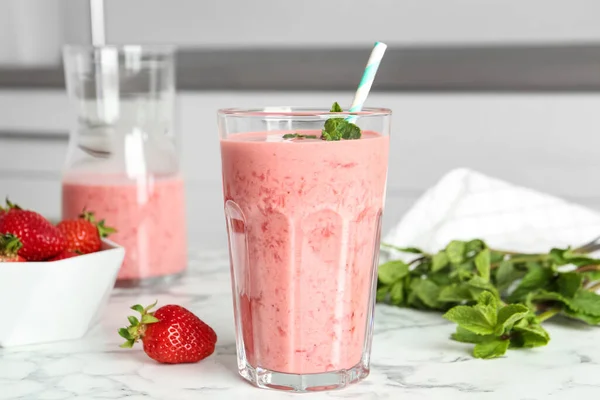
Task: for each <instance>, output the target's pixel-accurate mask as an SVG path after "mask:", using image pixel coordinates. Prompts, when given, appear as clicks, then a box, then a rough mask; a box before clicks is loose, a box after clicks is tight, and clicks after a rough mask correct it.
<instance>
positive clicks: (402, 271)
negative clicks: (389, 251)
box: [377, 260, 408, 285]
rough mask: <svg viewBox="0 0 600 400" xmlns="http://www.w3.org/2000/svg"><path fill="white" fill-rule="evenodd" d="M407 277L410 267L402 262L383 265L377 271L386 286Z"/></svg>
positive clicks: (397, 261) (390, 262)
mask: <svg viewBox="0 0 600 400" xmlns="http://www.w3.org/2000/svg"><path fill="white" fill-rule="evenodd" d="M406 275H408V265H407V264H406V263H404V262H402V261H400V260H395V261H389V262H386V263H385V264H381V265H380V266H379V269H378V271H377V276H378V278H379V281H380V282H381V283H383V284H384V285H391V284H393V283H395V282H396V281H398V280H399V279H401V278H404V277H405V276H406Z"/></svg>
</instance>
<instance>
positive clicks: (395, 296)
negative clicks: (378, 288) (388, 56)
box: [390, 281, 404, 306]
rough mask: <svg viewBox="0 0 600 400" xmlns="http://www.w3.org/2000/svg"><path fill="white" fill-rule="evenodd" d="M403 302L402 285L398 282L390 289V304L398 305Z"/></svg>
mask: <svg viewBox="0 0 600 400" xmlns="http://www.w3.org/2000/svg"><path fill="white" fill-rule="evenodd" d="M403 301H404V283H403V282H402V281H398V282H396V283H394V285H393V286H392V288H391V289H390V302H391V303H392V304H394V305H397V306H398V305H400V304H402V302H403Z"/></svg>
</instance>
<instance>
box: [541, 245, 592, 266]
mask: <svg viewBox="0 0 600 400" xmlns="http://www.w3.org/2000/svg"><path fill="white" fill-rule="evenodd" d="M550 259H551V260H552V261H553V262H554V263H555V264H556V265H558V266H561V265H566V264H573V265H576V266H578V267H581V266H583V265H597V264H600V260H598V259H595V258H591V257H587V256H585V255H582V254H578V253H574V252H573V250H571V249H570V248H567V249H552V250H550Z"/></svg>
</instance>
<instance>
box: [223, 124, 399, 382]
mask: <svg viewBox="0 0 600 400" xmlns="http://www.w3.org/2000/svg"><path fill="white" fill-rule="evenodd" d="M294 132H298V131H294ZM284 133H290V132H256V133H243V134H236V135H232V136H230V137H229V138H227V139H222V140H221V152H222V161H223V187H224V197H225V213H226V217H227V219H228V230H229V238H230V247H231V259H232V276H233V277H234V282H235V283H234V302H235V303H236V309H237V310H238V315H237V316H236V324H237V329H238V332H241V337H242V338H243V345H242V346H243V349H244V351H245V357H246V360H247V362H248V363H249V364H250V365H252V366H253V367H255V368H256V367H262V368H266V369H269V370H272V371H278V372H284V373H294V374H307V373H322V372H328V371H337V370H341V369H349V368H352V367H354V366H356V365H357V364H359V363H360V362H361V361H362V358H363V355H364V354H367V355H368V346H370V337H368V336H369V335H368V330H369V329H370V328H369V327H370V325H371V322H372V321H371V318H372V315H371V312H372V311H371V310H372V304H373V303H372V302H373V301H374V299H372V296H371V290H372V283H373V282H374V280H373V276H374V275H373V274H374V273H375V264H376V260H377V257H376V254H378V246H379V234H380V223H381V214H382V210H383V205H384V197H385V184H386V178H387V158H388V157H387V156H388V150H389V137H386V136H381V135H379V134H378V133H375V132H363V136H362V138H361V139H360V140H343V141H337V142H326V141H322V140H310V139H309V140H297V141H282V140H279V139H278V138H281V136H282V135H283V134H284ZM301 133H303V134H306V135H319V134H320V132H319V131H302V132H301ZM373 294H374V293H373Z"/></svg>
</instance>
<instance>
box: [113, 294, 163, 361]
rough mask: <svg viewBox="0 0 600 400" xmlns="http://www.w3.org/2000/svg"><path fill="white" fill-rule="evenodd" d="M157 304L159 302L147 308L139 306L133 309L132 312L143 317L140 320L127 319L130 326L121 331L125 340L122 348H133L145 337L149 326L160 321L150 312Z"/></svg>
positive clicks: (131, 317) (132, 317)
mask: <svg viewBox="0 0 600 400" xmlns="http://www.w3.org/2000/svg"><path fill="white" fill-rule="evenodd" d="M157 303H158V301H155V302H154V304H150V305H149V306H147V307H142V306H141V305H139V304H136V305H134V306H132V307H131V309H132V310H134V311H137V312H139V313H140V314H141V317H140V319H138V318H136V317H134V316H129V317H127V319H128V320H129V324H130V325H129V326H128V327H127V328H121V329H119V335H120V336H121V337H122V338H123V339H125V343H123V344H122V345H121V347H122V348H127V349H130V348H132V347H133V345H134V344H135V343H136V342H137V341H139V340H140V339H142V338H143V337H144V335H145V334H146V328H147V326H148V325H149V324H154V323H156V322H158V321H159V320H158V318H156V317H155V316H154V313H153V312H149V311H150V310H151V309H153V308H154V307H155V306H156V304H157Z"/></svg>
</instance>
